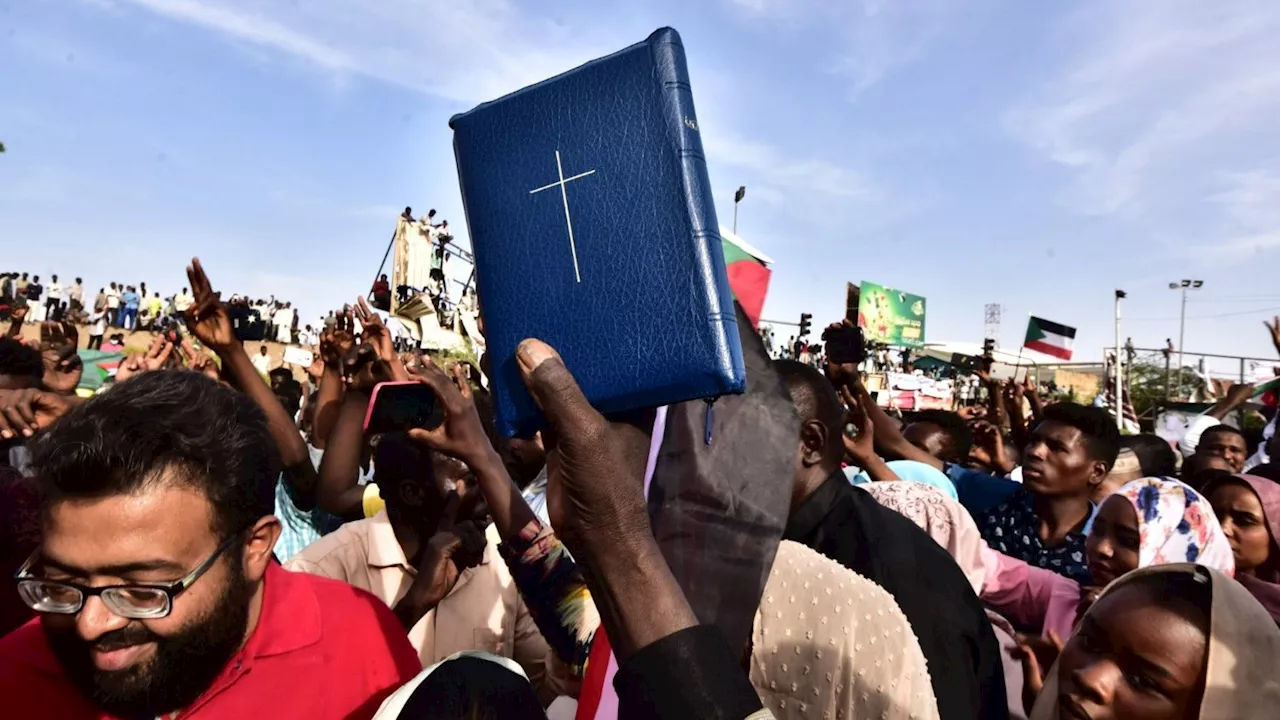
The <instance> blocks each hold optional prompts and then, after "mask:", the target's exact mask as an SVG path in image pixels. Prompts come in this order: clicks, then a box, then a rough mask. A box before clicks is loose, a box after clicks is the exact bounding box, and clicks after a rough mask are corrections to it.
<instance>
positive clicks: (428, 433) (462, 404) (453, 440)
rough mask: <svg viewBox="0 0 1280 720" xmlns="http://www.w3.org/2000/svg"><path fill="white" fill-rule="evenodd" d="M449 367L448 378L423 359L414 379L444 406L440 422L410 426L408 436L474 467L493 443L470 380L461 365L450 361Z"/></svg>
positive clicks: (433, 364)
mask: <svg viewBox="0 0 1280 720" xmlns="http://www.w3.org/2000/svg"><path fill="white" fill-rule="evenodd" d="M452 371H453V377H452V378H450V377H449V376H448V375H446V374H445V373H444V371H443V370H441V369H440V367H439V366H438V365H436V364H435V363H433V362H431V361H430V360H426V361H425V362H424V363H423V366H422V369H421V370H420V371H419V374H418V375H417V376H416V379H417V381H418V382H420V383H422V384H424V385H427V386H428V387H430V388H431V391H432V392H433V393H435V396H436V400H437V402H439V403H440V406H441V407H442V408H444V422H442V423H441V424H440V425H439V426H438V427H434V428H414V429H412V430H410V431H409V438H410V439H411V440H414V441H415V442H419V443H422V444H423V445H426V446H427V447H429V448H431V449H432V450H435V451H436V452H439V453H443V454H445V455H448V456H449V457H453V458H457V459H459V460H461V461H462V462H464V463H466V464H467V465H468V466H472V467H474V466H475V465H477V464H478V463H479V462H480V461H481V460H482V459H483V458H484V456H485V455H486V454H488V453H491V452H493V446H492V445H491V444H490V443H489V437H488V435H486V434H485V431H484V425H483V424H482V423H481V422H480V413H479V412H477V411H476V402H475V398H474V397H473V395H472V391H471V383H469V382H467V378H466V376H464V375H463V374H462V366H461V365H454V366H453V368H452Z"/></svg>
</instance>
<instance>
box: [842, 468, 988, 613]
mask: <svg viewBox="0 0 1280 720" xmlns="http://www.w3.org/2000/svg"><path fill="white" fill-rule="evenodd" d="M855 487H857V488H858V489H860V490H865V491H866V492H869V493H871V496H872V497H874V498H875V499H876V502H878V503H880V504H881V505H883V506H885V507H887V508H889V509H890V510H893V511H895V512H897V513H898V514H900V515H904V516H906V518H907V519H908V520H910V521H911V522H913V523H915V524H916V525H919V526H920V528H921V529H922V530H924V531H925V532H927V533H929V537H931V538H933V539H934V540H935V541H936V542H937V543H938V544H939V545H941V546H942V547H944V548H946V549H947V552H949V553H951V557H953V558H955V561H956V564H957V565H959V566H960V569H961V570H963V571H964V574H965V576H966V577H968V578H969V583H970V584H971V585H973V591H974V592H975V593H979V594H981V593H982V583H983V582H984V581H985V579H986V576H987V566H986V564H985V563H984V562H983V560H982V548H983V547H985V546H986V543H985V542H983V540H982V533H981V532H979V530H978V526H977V525H976V524H975V523H974V522H973V517H972V516H970V515H969V511H967V510H965V509H964V506H962V505H961V504H960V503H958V502H956V501H955V500H952V499H951V498H950V497H948V496H947V494H946V493H944V492H942V491H941V490H939V489H938V488H936V487H934V486H932V485H926V484H924V483H918V482H907V481H899V482H873V483H867V484H864V485H856V486H855Z"/></svg>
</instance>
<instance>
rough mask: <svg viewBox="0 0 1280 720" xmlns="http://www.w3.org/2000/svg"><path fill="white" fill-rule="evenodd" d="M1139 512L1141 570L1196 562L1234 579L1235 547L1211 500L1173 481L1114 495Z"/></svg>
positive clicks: (1146, 482) (1143, 483)
mask: <svg viewBox="0 0 1280 720" xmlns="http://www.w3.org/2000/svg"><path fill="white" fill-rule="evenodd" d="M1115 494H1116V495H1119V496H1121V497H1123V498H1124V499H1126V500H1128V501H1129V502H1130V504H1132V505H1133V509H1134V510H1135V511H1136V512H1137V514H1138V533H1139V538H1140V540H1139V546H1138V567H1150V566H1152V565H1169V564H1172V563H1186V562H1190V563H1197V564H1199V565H1204V566H1206V567H1211V568H1213V569H1215V570H1219V571H1221V572H1222V573H1224V574H1226V575H1228V576H1234V575H1235V570H1236V563H1235V559H1234V557H1233V556H1232V554H1231V545H1230V544H1229V543H1228V542H1227V536H1226V535H1224V534H1223V532H1222V526H1221V525H1219V524H1218V518H1217V516H1215V515H1214V514H1213V508H1212V507H1211V506H1210V505H1209V501H1208V500H1207V499H1206V498H1205V497H1204V496H1203V495H1201V494H1200V493H1198V492H1196V491H1195V490H1194V489H1192V488H1191V487H1190V486H1188V485H1185V484H1183V483H1181V482H1179V481H1177V480H1173V479H1171V478H1157V477H1149V478H1143V479H1141V480H1134V481H1133V482H1131V483H1127V484H1125V485H1124V486H1122V487H1121V488H1120V489H1119V490H1117V491H1116V492H1115Z"/></svg>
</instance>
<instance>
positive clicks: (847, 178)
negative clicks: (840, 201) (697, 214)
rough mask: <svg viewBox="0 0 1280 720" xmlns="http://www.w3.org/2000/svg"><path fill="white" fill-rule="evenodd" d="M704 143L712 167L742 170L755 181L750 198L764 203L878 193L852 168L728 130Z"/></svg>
mask: <svg viewBox="0 0 1280 720" xmlns="http://www.w3.org/2000/svg"><path fill="white" fill-rule="evenodd" d="M704 143H705V145H704V147H705V150H706V152H707V158H708V159H709V160H710V161H711V162H712V163H713V164H716V165H721V166H726V167H729V168H733V169H734V170H735V171H745V172H747V173H749V174H750V175H751V176H752V177H753V178H754V179H756V183H755V184H754V185H753V195H758V196H759V197H760V198H761V199H762V200H765V201H766V202H769V201H776V202H777V203H781V202H783V201H784V199H785V198H786V197H787V196H788V195H791V196H792V199H795V197H794V196H795V195H797V194H800V195H808V194H812V193H819V194H822V195H828V196H832V197H835V198H846V199H848V198H857V199H863V200H867V199H871V198H873V197H876V196H878V194H879V192H878V190H877V188H876V186H875V184H874V183H872V182H871V181H870V180H869V179H867V178H866V177H864V176H863V175H861V174H860V173H858V172H856V171H854V170H852V169H851V168H848V167H844V166H842V165H837V164H835V163H832V162H828V161H826V160H819V159H815V158H811V157H803V156H801V157H790V156H788V155H787V153H786V152H784V151H783V150H781V149H779V148H778V147H776V146H774V145H771V144H769V143H765V142H761V141H758V140H751V139H748V138H744V137H740V136H737V135H735V134H734V133H733V132H732V131H731V130H718V131H717V132H714V133H709V134H708V135H706V136H705V137H704ZM757 189H758V192H757V191H756V190H757Z"/></svg>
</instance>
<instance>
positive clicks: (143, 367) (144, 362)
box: [116, 335, 173, 382]
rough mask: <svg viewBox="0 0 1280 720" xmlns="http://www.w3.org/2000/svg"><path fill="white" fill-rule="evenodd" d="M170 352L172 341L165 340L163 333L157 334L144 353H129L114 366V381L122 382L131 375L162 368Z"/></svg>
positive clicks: (171, 350)
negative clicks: (118, 364) (116, 366)
mask: <svg viewBox="0 0 1280 720" xmlns="http://www.w3.org/2000/svg"><path fill="white" fill-rule="evenodd" d="M172 353H173V343H171V342H169V341H168V340H166V339H165V338H164V336H163V335H157V336H156V337H155V339H154V340H152V341H151V347H150V348H148V349H147V352H146V353H145V354H142V353H138V354H135V355H130V356H129V357H128V358H126V359H125V360H124V362H122V363H120V367H118V368H116V382H124V381H125V380H128V379H129V378H131V377H135V376H137V375H141V374H143V373H149V372H154V371H156V370H161V369H163V368H164V367H165V365H167V364H168V362H169V356H170V355H171V354H172Z"/></svg>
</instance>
